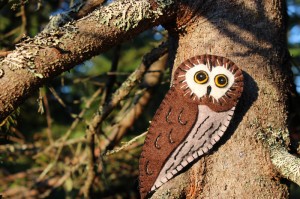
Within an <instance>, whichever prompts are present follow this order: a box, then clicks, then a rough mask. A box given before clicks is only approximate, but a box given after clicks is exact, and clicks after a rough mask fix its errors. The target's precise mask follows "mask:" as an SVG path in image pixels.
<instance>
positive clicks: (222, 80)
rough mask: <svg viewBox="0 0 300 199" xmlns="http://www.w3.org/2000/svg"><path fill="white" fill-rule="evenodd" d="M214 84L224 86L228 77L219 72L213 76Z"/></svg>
mask: <svg viewBox="0 0 300 199" xmlns="http://www.w3.org/2000/svg"><path fill="white" fill-rule="evenodd" d="M215 84H216V86H217V87H219V88H224V87H225V86H227V84H228V77H227V76H226V75H223V74H219V75H216V76H215Z"/></svg>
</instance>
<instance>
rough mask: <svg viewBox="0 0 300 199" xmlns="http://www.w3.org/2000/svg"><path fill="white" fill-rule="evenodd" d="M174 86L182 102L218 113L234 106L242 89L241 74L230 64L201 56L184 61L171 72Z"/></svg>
mask: <svg viewBox="0 0 300 199" xmlns="http://www.w3.org/2000/svg"><path fill="white" fill-rule="evenodd" d="M174 87H175V89H177V90H178V92H179V93H180V95H183V96H184V97H185V98H186V100H188V101H190V102H192V103H197V104H199V105H207V106H209V107H210V108H211V109H212V110H214V111H217V112H220V111H226V110H229V109H231V108H232V107H233V106H235V105H236V103H237V101H238V98H239V97H240V95H241V93H242V90H243V75H242V71H241V70H240V69H239V68H238V67H237V66H236V65H235V64H234V63H233V62H231V61H229V60H228V59H226V58H223V57H219V56H218V57H217V56H214V55H202V56H196V57H193V58H190V59H188V60H186V61H184V62H183V63H182V64H181V65H180V66H179V67H178V68H177V70H176V71H175V78H174Z"/></svg>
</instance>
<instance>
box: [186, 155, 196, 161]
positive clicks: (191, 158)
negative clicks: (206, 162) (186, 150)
mask: <svg viewBox="0 0 300 199" xmlns="http://www.w3.org/2000/svg"><path fill="white" fill-rule="evenodd" d="M186 160H187V161H188V162H189V163H190V162H192V161H193V160H194V157H193V156H189V157H188V158H187V159H186Z"/></svg>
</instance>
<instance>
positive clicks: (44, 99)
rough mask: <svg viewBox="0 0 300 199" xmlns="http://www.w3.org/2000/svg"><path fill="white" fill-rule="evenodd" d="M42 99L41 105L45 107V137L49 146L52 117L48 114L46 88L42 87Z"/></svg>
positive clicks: (51, 140)
mask: <svg viewBox="0 0 300 199" xmlns="http://www.w3.org/2000/svg"><path fill="white" fill-rule="evenodd" d="M42 99H43V104H44V106H45V112H46V121H47V125H48V127H47V136H48V139H49V141H50V144H53V137H52V117H51V113H50V107H49V102H48V98H47V93H46V87H44V89H43V92H42Z"/></svg>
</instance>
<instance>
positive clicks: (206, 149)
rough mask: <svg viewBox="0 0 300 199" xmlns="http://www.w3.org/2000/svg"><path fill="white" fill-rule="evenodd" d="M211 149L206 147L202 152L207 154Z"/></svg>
mask: <svg viewBox="0 0 300 199" xmlns="http://www.w3.org/2000/svg"><path fill="white" fill-rule="evenodd" d="M209 149H210V148H208V147H205V148H203V149H202V150H203V151H204V153H206V152H207V151H208V150H209Z"/></svg>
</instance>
